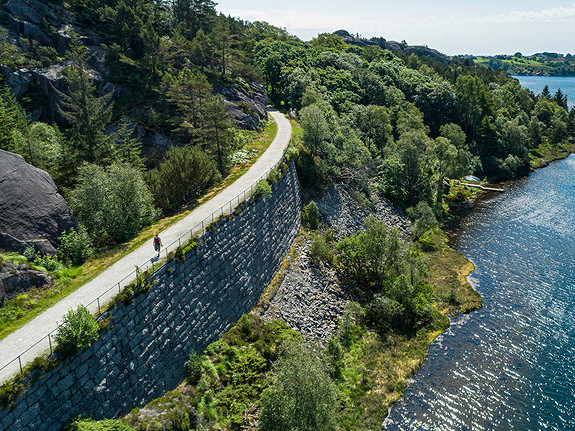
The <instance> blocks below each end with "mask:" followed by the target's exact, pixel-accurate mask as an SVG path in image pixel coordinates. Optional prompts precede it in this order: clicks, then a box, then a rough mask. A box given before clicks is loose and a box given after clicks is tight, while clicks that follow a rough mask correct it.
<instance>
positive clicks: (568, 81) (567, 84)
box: [513, 76, 575, 108]
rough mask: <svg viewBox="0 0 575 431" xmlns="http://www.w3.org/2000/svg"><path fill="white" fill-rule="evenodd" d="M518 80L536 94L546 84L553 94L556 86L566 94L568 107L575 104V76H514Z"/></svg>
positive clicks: (539, 92)
mask: <svg viewBox="0 0 575 431" xmlns="http://www.w3.org/2000/svg"><path fill="white" fill-rule="evenodd" d="M513 78H516V79H518V80H519V83H520V84H521V86H522V87H524V88H527V89H529V90H531V91H533V93H535V94H536V95H538V94H541V92H542V91H543V88H544V87H545V86H546V85H548V86H549V91H550V92H551V94H552V95H553V94H555V92H556V91H557V89H558V88H561V92H562V93H563V94H565V95H567V104H568V105H569V107H570V108H573V107H574V106H575V77H573V76H569V77H558V76H514V77H513Z"/></svg>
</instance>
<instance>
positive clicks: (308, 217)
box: [301, 201, 319, 229]
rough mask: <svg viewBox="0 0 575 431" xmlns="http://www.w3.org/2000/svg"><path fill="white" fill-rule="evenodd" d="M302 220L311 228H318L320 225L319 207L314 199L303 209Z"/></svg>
mask: <svg viewBox="0 0 575 431" xmlns="http://www.w3.org/2000/svg"><path fill="white" fill-rule="evenodd" d="M301 216H302V221H303V223H304V224H305V225H306V226H308V227H309V228H310V229H317V228H318V226H319V209H318V207H317V204H316V203H315V202H314V201H311V202H310V203H308V204H307V205H306V206H304V207H303V209H302V213H301Z"/></svg>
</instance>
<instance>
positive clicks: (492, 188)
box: [460, 183, 505, 193]
mask: <svg viewBox="0 0 575 431" xmlns="http://www.w3.org/2000/svg"><path fill="white" fill-rule="evenodd" d="M460 184H461V185H462V186H468V187H475V188H477V189H481V190H485V191H486V192H499V193H503V192H504V191H505V189H497V188H495V187H485V186H482V185H481V184H470V183H460Z"/></svg>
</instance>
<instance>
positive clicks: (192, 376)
mask: <svg viewBox="0 0 575 431" xmlns="http://www.w3.org/2000/svg"><path fill="white" fill-rule="evenodd" d="M186 371H187V375H186V380H187V381H188V383H189V384H190V385H192V386H196V385H197V384H198V383H199V381H200V378H201V377H202V358H201V356H200V355H198V354H197V353H196V352H193V351H192V353H190V357H189V359H188V361H187V362H186Z"/></svg>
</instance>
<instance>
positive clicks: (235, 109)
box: [214, 79, 268, 130]
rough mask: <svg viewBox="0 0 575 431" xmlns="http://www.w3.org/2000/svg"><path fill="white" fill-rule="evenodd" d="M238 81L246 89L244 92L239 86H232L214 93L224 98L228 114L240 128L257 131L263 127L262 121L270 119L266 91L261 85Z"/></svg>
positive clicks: (218, 88)
mask: <svg viewBox="0 0 575 431" xmlns="http://www.w3.org/2000/svg"><path fill="white" fill-rule="evenodd" d="M238 81H239V82H240V83H241V84H242V87H244V88H245V89H244V91H240V89H238V87H237V86H231V87H217V88H215V89H214V93H215V94H219V95H221V96H222V97H223V98H224V101H225V102H226V106H227V110H228V114H229V115H230V116H231V117H232V119H233V120H234V121H235V123H236V124H237V126H238V127H239V128H241V129H247V130H255V129H257V128H258V127H261V126H262V121H265V120H266V119H267V117H268V114H267V110H266V107H267V103H268V98H267V95H266V92H265V89H264V87H263V86H262V85H259V84H255V83H251V84H248V83H247V82H245V81H243V80H241V79H238ZM246 92H247V94H246Z"/></svg>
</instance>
